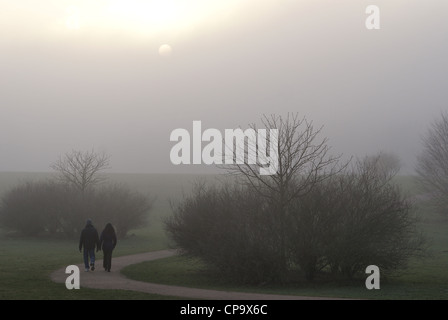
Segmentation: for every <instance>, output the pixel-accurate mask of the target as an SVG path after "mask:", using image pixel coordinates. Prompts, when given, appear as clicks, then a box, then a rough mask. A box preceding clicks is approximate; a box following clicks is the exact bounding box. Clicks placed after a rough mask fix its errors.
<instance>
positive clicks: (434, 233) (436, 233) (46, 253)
mask: <svg viewBox="0 0 448 320" xmlns="http://www.w3.org/2000/svg"><path fill="white" fill-rule="evenodd" d="M47 176H48V174H44V173H42V174H37V173H36V174H27V173H22V174H18V173H0V193H2V192H4V191H6V190H8V188H10V187H11V186H13V185H14V184H17V183H20V182H22V181H25V180H29V179H42V178H45V177H47ZM215 178H216V177H215V176H208V177H207V178H206V179H207V180H210V181H215ZM197 179H198V177H197V176H194V175H137V174H135V175H133V174H114V175H111V180H113V181H115V182H117V183H123V184H127V185H129V186H130V187H132V188H135V189H136V190H138V191H140V192H143V193H145V194H148V195H150V196H155V197H156V201H155V204H154V208H153V210H152V212H151V214H150V216H149V218H148V225H147V226H143V227H142V228H140V229H138V230H133V231H132V232H130V235H129V237H128V238H127V239H123V240H121V241H120V243H119V245H118V246H117V249H116V251H115V252H114V256H121V255H127V254H132V253H139V252H145V251H153V250H160V249H165V248H168V247H169V241H168V239H167V237H166V235H165V233H164V231H163V224H162V219H163V217H165V216H166V215H168V214H170V212H171V211H170V204H169V200H170V199H171V200H175V199H178V198H179V197H181V196H182V194H183V193H185V192H188V190H189V189H190V188H191V183H192V182H194V181H196V180H197ZM398 182H399V183H400V184H401V185H403V186H404V189H405V192H406V193H407V194H409V196H412V195H413V194H417V193H418V192H419V190H418V189H417V187H416V186H415V184H414V183H413V180H412V178H410V177H400V179H398ZM416 213H417V214H418V215H419V216H420V217H421V218H422V222H421V226H422V229H423V230H424V232H425V233H426V234H427V236H428V238H430V239H431V241H432V244H431V250H432V256H431V257H430V258H427V259H425V260H423V261H414V262H412V265H411V267H410V268H409V269H408V270H407V271H406V272H405V273H402V274H400V275H396V276H395V277H393V278H389V279H381V280H382V281H381V290H376V291H368V290H366V289H365V287H364V283H363V282H362V281H361V282H359V281H358V282H355V283H351V284H347V283H345V284H342V283H324V284H319V285H316V284H314V285H311V284H306V283H300V282H299V283H297V284H295V285H294V286H288V287H275V286H269V287H268V286H264V287H244V286H232V285H229V284H227V283H226V282H225V281H223V280H222V279H216V278H215V277H214V276H213V275H210V274H208V273H207V272H205V271H204V267H203V266H202V265H201V263H200V262H198V261H192V260H186V259H184V258H181V257H174V258H168V259H163V260H158V261H153V262H145V263H141V264H137V265H134V266H131V267H128V268H126V269H125V270H124V272H125V274H126V275H128V276H129V277H132V278H135V279H140V280H143V281H153V282H159V283H168V284H177V285H185V286H191V287H204V288H215V289H225V290H235V291H253V292H266V293H279V294H298V295H312V296H334V297H350V298H368V299H447V298H448V268H447V266H448V232H447V231H448V222H447V221H446V220H443V219H441V218H440V217H439V216H437V215H435V214H434V213H433V212H432V211H431V209H430V208H428V207H427V206H426V205H424V204H422V205H420V206H419V208H418V210H417V211H416ZM80 223H83V221H82V222H80ZM0 241H1V246H0V299H2V300H4V299H171V298H170V297H163V296H158V295H150V294H143V293H135V292H130V291H120V290H95V289H87V288H83V289H82V290H72V291H69V290H67V289H66V288H65V286H64V285H62V284H56V283H53V282H52V281H51V280H50V278H49V275H50V273H51V272H53V271H54V270H56V269H58V268H61V267H63V266H67V265H69V264H74V263H80V262H81V261H82V257H81V254H80V253H79V252H78V250H77V239H72V240H67V239H65V240H60V239H31V238H23V237H20V236H18V235H15V234H12V233H10V232H8V231H6V230H0Z"/></svg>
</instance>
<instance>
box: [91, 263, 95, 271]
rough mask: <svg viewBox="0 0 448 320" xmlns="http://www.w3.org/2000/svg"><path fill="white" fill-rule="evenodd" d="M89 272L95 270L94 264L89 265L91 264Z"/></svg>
mask: <svg viewBox="0 0 448 320" xmlns="http://www.w3.org/2000/svg"><path fill="white" fill-rule="evenodd" d="M90 270H92V271H94V270H95V264H94V263H91V264H90Z"/></svg>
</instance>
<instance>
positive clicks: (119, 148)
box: [0, 0, 448, 173]
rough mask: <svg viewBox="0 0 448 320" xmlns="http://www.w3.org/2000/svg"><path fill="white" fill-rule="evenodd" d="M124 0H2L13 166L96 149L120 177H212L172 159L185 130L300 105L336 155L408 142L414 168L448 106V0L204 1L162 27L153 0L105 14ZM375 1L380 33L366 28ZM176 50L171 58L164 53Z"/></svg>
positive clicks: (4, 150)
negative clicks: (73, 19) (147, 5)
mask: <svg viewBox="0 0 448 320" xmlns="http://www.w3.org/2000/svg"><path fill="white" fill-rule="evenodd" d="M90 2H91V1H90ZM111 2H114V1H98V2H95V7H93V6H89V4H88V3H89V1H81V0H79V1H75V0H73V1H49V0H41V1H39V2H38V4H37V1H20V0H19V1H0V75H1V77H0V110H1V117H0V137H1V139H0V154H1V157H0V171H49V170H50V169H49V165H50V163H51V162H53V161H54V160H56V159H57V157H58V156H59V155H60V154H63V153H66V152H69V151H71V150H73V149H76V150H91V149H92V148H94V149H95V150H98V151H100V152H106V153H108V154H110V156H111V170H112V171H113V172H141V173H153V172H154V173H157V172H163V173H168V172H173V173H177V172H191V173H198V172H211V171H212V169H211V168H208V167H207V168H206V167H203V166H202V167H201V166H197V165H184V166H174V165H173V164H172V163H171V161H170V150H171V148H172V147H173V145H174V143H173V142H170V140H169V138H170V133H171V132H172V131H173V130H174V129H176V128H186V129H187V130H191V129H192V122H193V121H194V120H200V121H202V125H203V127H204V128H206V127H209V128H217V129H224V128H237V127H242V128H244V127H247V126H248V124H250V123H253V122H257V121H258V120H259V119H260V117H261V116H262V115H263V114H273V113H274V114H278V115H286V114H287V113H288V112H293V113H298V114H300V115H303V116H304V117H306V118H307V119H309V120H312V121H313V122H314V123H315V125H316V127H320V126H324V127H323V130H322V137H328V138H329V142H328V143H329V145H331V147H332V151H334V153H335V154H340V153H343V154H344V155H347V156H351V155H354V156H359V157H362V156H364V155H367V154H372V153H376V152H378V151H385V152H393V153H395V154H396V155H398V156H399V157H400V159H401V160H402V162H403V164H404V167H403V170H404V171H403V172H407V173H409V172H412V170H413V168H414V165H415V158H416V156H417V155H418V154H419V152H420V150H421V137H422V136H423V135H424V134H425V132H426V130H427V128H428V126H429V124H430V123H431V122H432V121H433V120H434V119H436V118H437V117H438V116H439V115H440V112H441V111H443V110H446V109H447V105H446V101H447V98H448V90H447V89H448V88H447V80H446V77H447V74H448V41H447V40H448V33H447V32H446V30H447V28H446V23H447V22H446V17H447V12H448V2H447V1H445V0H426V1H422V0H418V1H417V0H406V1H405V0H393V1H390V0H387V1H385V0H374V1H360V0H347V1H331V0H326V1H324V0H301V1H299V0H297V1H294V0H275V1H262V2H260V1H249V0H247V1H227V2H226V1H216V3H218V2H219V3H220V5H216V7H213V8H212V7H210V8H208V7H207V8H205V7H204V8H205V9H207V10H205V9H204V10H203V11H202V9H199V8H201V7H199V6H198V3H199V4H200V1H196V0H195V1H191V3H192V4H193V3H194V4H195V5H196V6H197V7H193V9H194V10H190V11H191V12H189V13H188V14H189V15H190V16H186V17H183V16H182V12H187V11H185V10H187V9H185V7H182V10H184V11H182V10H180V11H179V12H180V13H178V15H177V16H175V17H174V16H173V17H174V18H172V17H171V18H170V19H171V20H170V21H169V23H166V24H164V23H161V22H160V21H159V22H158V24H155V23H154V24H152V25H151V24H145V23H144V21H146V20H145V19H147V20H149V19H150V18H151V17H149V16H148V17H145V16H144V14H142V15H140V16H135V19H132V18H133V17H132V14H134V13H135V12H136V10H132V5H133V4H135V5H136V6H137V5H141V1H127V2H126V3H127V6H128V8H127V9H129V10H128V11H126V12H127V15H126V17H121V18H120V17H118V16H117V14H118V13H116V12H115V15H110V16H108V15H107V14H108V13H110V11H107V10H106V11H104V10H103V11H102V6H104V7H107V5H109V4H110V3H111ZM115 2H117V1H115ZM153 2H154V3H156V2H157V1H153ZM168 2H169V1H168ZM171 2H172V4H173V7H175V5H176V3H177V4H178V3H179V1H171ZM184 3H187V4H188V3H189V1H184ZM205 3H206V2H203V5H204V6H205ZM370 4H375V5H377V6H378V7H379V8H380V10H381V11H380V12H381V29H380V30H368V29H367V28H366V27H365V20H366V18H367V16H368V15H367V14H366V13H365V9H366V7H367V5H370ZM74 5H76V6H78V7H77V8H78V9H79V25H75V26H73V28H70V25H67V19H68V18H70V17H68V16H67V15H70V14H71V13H70V12H67V8H68V7H69V6H74ZM129 6H130V7H129ZM142 8H144V7H142ZM134 9H135V8H134ZM153 9H154V8H152V9H151V10H153ZM140 11H142V10H140ZM133 12H134V13H133ZM192 12H193V13H195V12H197V13H198V14H197V15H194V14H193V13H192ZM199 12H200V13H201V14H199ZM161 14H162V13H161ZM142 17H143V18H142ZM176 17H177V18H176ZM100 18H101V19H100ZM141 18H142V19H143V20H141V21H140V20H138V19H141ZM181 18H182V19H181ZM114 19H115V20H114ZM167 19H168V18H167ZM162 20H163V19H162ZM166 21H168V20H166ZM166 21H165V22H166ZM163 44H168V45H169V46H170V47H171V48H172V52H171V54H169V55H167V56H163V55H160V54H159V47H160V46H161V45H163Z"/></svg>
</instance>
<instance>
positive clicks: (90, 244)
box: [79, 219, 100, 271]
mask: <svg viewBox="0 0 448 320" xmlns="http://www.w3.org/2000/svg"><path fill="white" fill-rule="evenodd" d="M99 242H100V241H99V237H98V231H97V230H96V229H95V227H94V226H93V224H92V220H90V219H87V222H86V226H85V228H84V229H83V230H82V231H81V237H80V239H79V252H81V250H82V249H83V248H84V266H85V270H86V271H89V267H90V270H92V271H93V270H95V247H96V248H97V250H98V249H99V247H100V243H99ZM89 259H90V265H89Z"/></svg>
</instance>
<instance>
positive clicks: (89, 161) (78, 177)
mask: <svg viewBox="0 0 448 320" xmlns="http://www.w3.org/2000/svg"><path fill="white" fill-rule="evenodd" d="M50 167H51V168H52V169H53V170H55V171H57V172H58V173H59V178H60V179H61V180H62V181H64V182H67V183H69V184H70V185H73V186H74V187H75V188H77V189H78V190H80V191H81V192H82V193H84V192H85V191H86V189H87V188H89V187H92V186H94V185H96V184H99V183H101V182H103V181H104V180H105V177H104V176H102V175H100V172H101V171H102V170H105V169H107V168H108V167H109V156H108V155H107V154H105V153H101V154H99V153H96V152H95V151H94V150H92V151H86V152H82V151H75V150H73V151H72V152H69V153H66V154H65V155H64V156H63V157H59V159H58V160H57V161H56V162H54V163H53V164H52V165H51V166H50Z"/></svg>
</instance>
